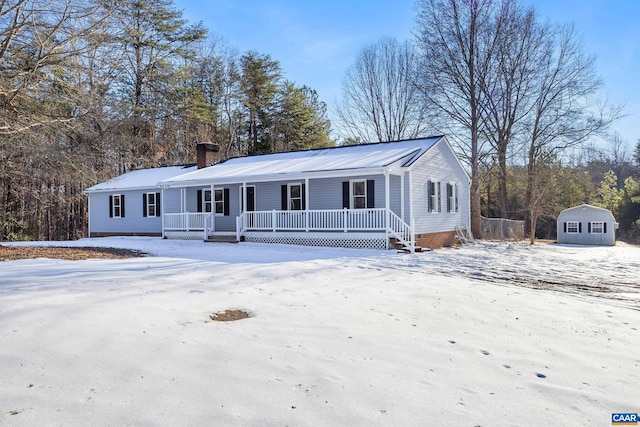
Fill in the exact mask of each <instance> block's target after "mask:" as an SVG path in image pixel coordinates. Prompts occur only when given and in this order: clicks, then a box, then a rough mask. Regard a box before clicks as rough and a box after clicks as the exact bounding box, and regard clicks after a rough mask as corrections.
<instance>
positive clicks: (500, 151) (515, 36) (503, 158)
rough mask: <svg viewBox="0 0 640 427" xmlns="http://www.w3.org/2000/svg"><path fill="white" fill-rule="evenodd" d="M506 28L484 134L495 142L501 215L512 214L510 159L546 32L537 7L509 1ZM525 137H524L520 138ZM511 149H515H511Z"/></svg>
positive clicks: (487, 98)
mask: <svg viewBox="0 0 640 427" xmlns="http://www.w3.org/2000/svg"><path fill="white" fill-rule="evenodd" d="M503 14H504V15H505V16H506V20H505V25H504V27H503V31H502V32H501V33H500V34H498V37H499V40H500V43H499V45H498V48H497V49H496V55H495V60H494V62H495V64H494V67H493V69H492V71H491V72H492V73H494V75H493V76H492V78H490V79H485V81H486V85H485V86H484V87H483V91H484V97H483V99H484V103H483V115H482V119H483V137H484V138H486V140H487V141H488V142H489V143H490V144H491V148H492V150H493V151H494V152H495V157H496V160H497V165H496V166H497V172H498V174H497V175H498V206H499V208H500V216H501V217H502V218H509V217H510V212H509V210H508V197H507V160H508V155H509V153H510V152H514V151H518V150H517V149H515V150H514V149H513V144H514V142H515V143H517V142H518V136H519V134H520V133H521V128H522V126H523V122H524V121H525V120H526V118H527V116H528V114H529V113H530V111H531V108H532V105H531V102H530V100H531V97H532V95H533V94H534V93H535V91H536V90H537V88H536V79H535V71H536V69H537V64H538V63H539V62H540V61H542V60H543V58H541V55H542V53H543V51H544V50H543V49H541V46H542V45H543V42H544V37H543V36H544V32H542V31H540V27H539V26H538V25H537V22H536V19H535V13H534V11H533V9H529V10H523V9H522V8H521V7H519V6H518V5H517V4H516V3H507V4H505V8H504V9H503ZM520 140H521V139H520ZM510 149H511V150H510Z"/></svg>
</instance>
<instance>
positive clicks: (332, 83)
mask: <svg viewBox="0 0 640 427" xmlns="http://www.w3.org/2000/svg"><path fill="white" fill-rule="evenodd" d="M527 2H528V4H532V5H533V6H534V7H535V8H536V10H537V11H538V13H539V15H540V16H542V17H544V18H547V19H549V20H550V21H551V22H555V23H574V24H575V26H576V29H577V32H578V34H580V35H581V37H582V39H583V41H584V44H585V51H586V52H587V53H589V54H593V55H596V57H597V63H596V65H597V70H598V73H599V74H600V76H601V77H602V79H603V82H604V91H605V94H606V96H608V98H609V99H610V100H612V101H614V102H618V103H622V102H626V106H627V108H626V110H625V113H626V114H627V117H625V118H623V119H621V120H619V121H618V122H617V123H616V124H615V125H614V126H613V129H614V130H615V131H617V132H618V133H619V134H620V136H621V137H622V138H623V139H624V140H625V141H627V143H628V144H629V146H630V147H633V146H635V144H636V142H637V140H638V139H640V124H639V122H640V73H639V71H640V1H636V0H609V1H607V0H528V1H527ZM175 5H176V8H178V9H180V10H182V11H183V13H184V17H185V18H186V19H188V20H189V21H193V22H196V21H202V22H203V24H204V25H205V26H206V27H207V28H208V29H209V31H210V33H211V34H213V35H215V36H218V37H221V38H222V39H223V40H224V41H225V42H226V43H227V44H228V45H229V46H231V47H235V48H237V49H238V51H239V52H240V53H243V52H246V51H248V50H252V49H253V50H256V51H258V52H260V53H266V54H269V55H271V57H272V58H273V59H275V60H277V61H279V62H280V64H281V66H282V69H283V71H284V74H285V77H286V78H288V79H289V80H293V81H295V82H296V83H297V84H298V85H307V86H309V87H311V88H313V89H315V90H316V91H318V94H319V95H320V98H321V99H322V100H323V101H325V102H326V103H327V105H328V106H329V109H330V110H331V109H332V107H333V106H334V104H335V102H336V101H337V100H339V98H340V95H341V82H342V78H343V77H344V74H345V71H346V70H347V68H348V67H349V66H350V65H351V64H352V63H353V61H354V58H355V56H356V55H357V54H358V52H359V51H360V49H362V48H363V47H364V46H365V45H367V44H370V43H373V42H375V41H377V40H379V39H380V38H381V37H383V36H393V37H395V38H397V39H399V40H406V39H410V38H411V37H412V30H413V27H414V0H393V1H382V0H366V1H364V0H341V1H340V0H323V1H322V2H319V1H306V0H271V1H257V0H244V1H236V0H219V1H214V0H175Z"/></svg>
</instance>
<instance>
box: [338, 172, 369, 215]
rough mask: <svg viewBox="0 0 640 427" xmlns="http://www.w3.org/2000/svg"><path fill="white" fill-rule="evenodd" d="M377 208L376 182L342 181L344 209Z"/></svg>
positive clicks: (362, 180)
mask: <svg viewBox="0 0 640 427" xmlns="http://www.w3.org/2000/svg"><path fill="white" fill-rule="evenodd" d="M375 207H376V181H375V180H373V179H354V180H351V181H342V208H343V209H373V208H375Z"/></svg>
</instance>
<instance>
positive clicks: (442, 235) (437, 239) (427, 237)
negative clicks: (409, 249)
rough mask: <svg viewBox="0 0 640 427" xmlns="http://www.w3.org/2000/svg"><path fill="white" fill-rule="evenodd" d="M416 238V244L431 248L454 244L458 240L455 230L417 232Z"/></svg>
mask: <svg viewBox="0 0 640 427" xmlns="http://www.w3.org/2000/svg"><path fill="white" fill-rule="evenodd" d="M415 239H416V246H420V247H423V248H431V249H438V248H442V247H446V246H453V245H454V244H455V243H456V242H457V240H456V232H455V231H439V232H436V233H422V234H416V235H415Z"/></svg>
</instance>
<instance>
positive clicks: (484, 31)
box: [416, 0, 512, 235]
mask: <svg viewBox="0 0 640 427" xmlns="http://www.w3.org/2000/svg"><path fill="white" fill-rule="evenodd" d="M511 3H512V2H511V0H501V1H493V0H420V1H419V2H418V3H417V10H418V12H417V18H416V21H417V24H418V27H417V32H416V39H417V45H418V48H419V50H420V65H419V67H418V70H419V75H418V79H419V83H418V85H419V87H420V90H421V91H422V93H423V94H424V96H425V97H426V99H427V100H428V102H429V103H430V104H432V105H433V106H434V107H435V109H436V110H437V112H438V113H439V118H440V119H441V120H440V121H438V122H437V123H436V126H437V127H438V128H439V129H441V130H442V131H445V132H447V133H450V134H452V135H457V137H455V138H453V141H454V142H455V143H457V144H458V146H459V148H460V149H461V150H460V151H461V154H462V155H463V156H464V160H466V162H467V163H468V164H469V167H470V169H471V230H472V232H473V233H474V234H476V235H480V180H479V176H480V175H479V167H480V162H481V158H482V156H483V155H484V154H485V153H486V150H485V147H484V146H483V144H482V140H481V134H482V125H483V121H484V120H483V114H484V105H485V94H486V90H485V88H487V87H490V86H491V84H490V83H489V81H488V79H490V78H493V77H495V73H494V66H495V65H494V64H495V57H496V55H497V52H498V48H499V44H500V42H501V39H502V38H501V33H502V31H503V30H504V28H505V27H506V25H507V19H506V18H507V14H506V13H504V11H505V10H508V8H509V6H510V4H511Z"/></svg>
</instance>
